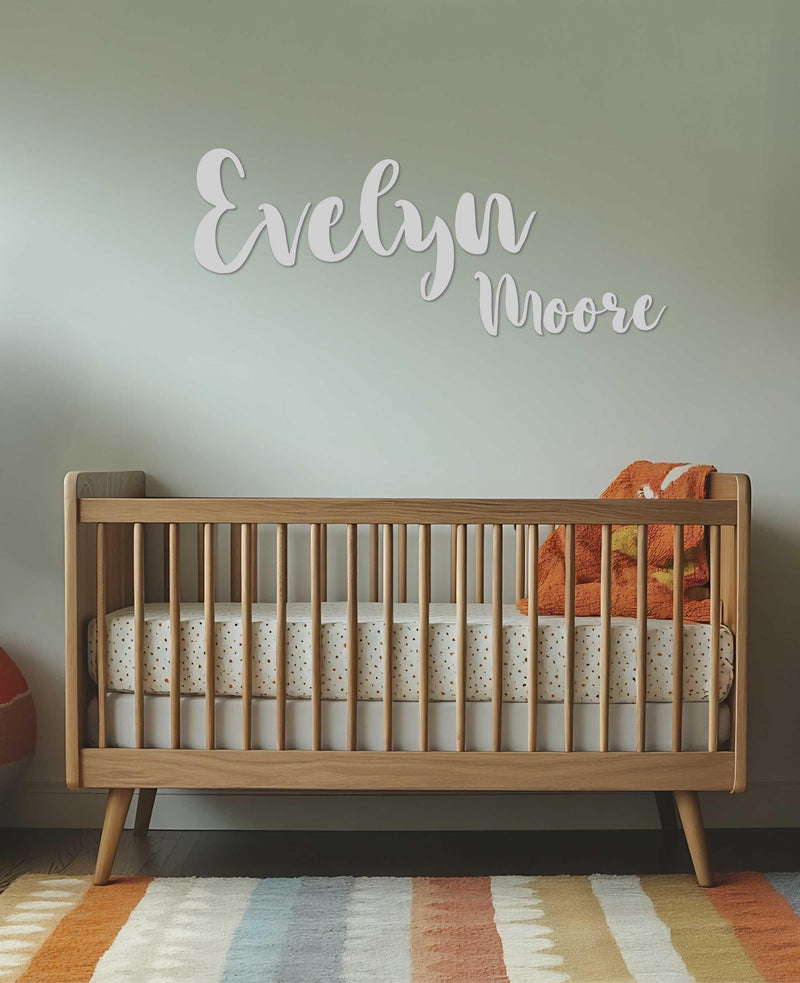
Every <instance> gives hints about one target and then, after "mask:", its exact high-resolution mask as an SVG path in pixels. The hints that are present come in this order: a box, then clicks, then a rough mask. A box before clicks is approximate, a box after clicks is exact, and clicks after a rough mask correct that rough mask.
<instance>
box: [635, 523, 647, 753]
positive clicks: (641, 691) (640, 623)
mask: <svg viewBox="0 0 800 983" xmlns="http://www.w3.org/2000/svg"><path fill="white" fill-rule="evenodd" d="M646 749H647V526H638V527H637V536H636V750H637V751H645V750H646Z"/></svg>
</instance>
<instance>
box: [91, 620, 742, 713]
mask: <svg viewBox="0 0 800 983" xmlns="http://www.w3.org/2000/svg"><path fill="white" fill-rule="evenodd" d="M276 613H277V609H276V605H274V604H255V605H253V694H254V695H255V696H262V697H275V695H276V675H275V665H276ZM358 617H359V624H358V646H359V670H360V671H359V679H358V699H359V700H362V701H371V700H372V701H374V700H381V699H382V698H383V663H384V658H383V635H384V623H383V606H382V605H381V604H379V603H369V602H360V603H359V606H358ZM286 631H287V667H286V691H287V696H288V697H289V698H290V699H296V700H309V699H310V698H311V662H312V659H311V609H310V605H309V604H308V603H291V604H289V605H288V606H287V628H286ZM214 632H215V640H216V679H215V692H216V695H218V696H237V695H241V691H242V670H241V665H242V622H241V605H239V604H234V603H218V604H217V605H216V607H215V625H214ZM419 633H420V626H419V607H418V605H416V604H396V605H395V606H394V625H393V631H392V660H393V661H392V698H393V700H395V701H398V702H401V703H402V702H416V701H417V699H418V693H419V687H418V682H419V680H418V674H419V651H418V647H419ZM321 636H322V645H321V652H322V660H321V661H322V698H323V699H324V700H332V701H337V700H338V701H343V700H346V699H347V657H348V652H347V605H346V604H345V603H342V602H326V603H324V604H322V631H321ZM683 637H684V672H683V699H684V700H685V701H687V702H690V703H695V702H704V701H706V702H707V701H708V680H709V666H710V658H711V631H710V627H709V625H704V624H691V623H689V624H685V625H684V629H683ZM106 639H107V652H108V668H107V680H108V689H109V690H110V691H111V692H118V693H131V692H133V689H134V664H135V650H134V615H133V608H124V609H121V610H119V611H115V612H113V613H111V614H109V615H108V616H107V618H106ZM672 639H673V623H672V622H671V621H657V620H651V621H648V625H647V696H646V699H647V701H648V702H652V703H660V702H670V701H671V699H672ZM636 643H637V628H636V622H635V620H634V619H629V618H614V619H612V622H611V673H610V701H611V703H620V704H625V703H634V702H635V700H636V658H637V653H636V648H637V644H636ZM565 648H566V642H565V627H564V621H563V618H560V617H541V618H540V619H539V638H538V656H539V688H538V699H539V702H542V703H563V701H564V654H565ZM88 650H89V670H90V673H91V675H92V678H93V679H96V678H97V625H96V621H92V622H91V624H90V626H89V632H88ZM600 650H601V631H600V619H599V618H576V621H575V676H574V679H575V686H574V694H573V698H574V702H575V703H576V704H583V703H598V702H599V698H600ZM180 657H181V658H180V662H181V681H180V690H181V693H182V694H184V695H187V696H188V695H202V694H204V693H205V620H204V614H203V605H202V604H196V603H195V604H191V603H186V604H182V605H181V625H180ZM527 664H528V619H527V617H526V616H525V615H522V614H520V613H519V612H518V611H517V609H516V607H515V606H514V605H511V604H507V605H504V606H503V701H504V702H506V703H525V702H527V699H528V669H527ZM428 677H429V682H428V685H429V698H430V700H431V702H452V701H454V700H455V698H456V607H455V605H454V604H431V605H430V634H429V668H428ZM719 679H720V686H719V698H720V700H723V699H724V698H725V697H726V696H727V694H728V692H729V690H730V688H731V683H732V680H733V636H732V634H731V632H730V630H729V629H728V628H727V627H725V626H722V629H721V633H720V674H719ZM144 688H145V692H146V693H148V694H150V695H159V694H168V693H169V692H170V627H169V607H168V605H166V604H147V605H145V627H144ZM491 698H492V606H491V604H469V605H467V699H468V701H470V702H473V703H481V702H486V701H490V700H491Z"/></svg>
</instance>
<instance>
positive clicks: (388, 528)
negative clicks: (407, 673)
mask: <svg viewBox="0 0 800 983" xmlns="http://www.w3.org/2000/svg"><path fill="white" fill-rule="evenodd" d="M393 565H394V555H393V527H392V524H391V523H390V522H386V523H384V526H383V749H384V751H391V750H392V695H393V694H392V688H393V687H392V635H393V634H394V588H393V585H392V574H393V569H392V568H393Z"/></svg>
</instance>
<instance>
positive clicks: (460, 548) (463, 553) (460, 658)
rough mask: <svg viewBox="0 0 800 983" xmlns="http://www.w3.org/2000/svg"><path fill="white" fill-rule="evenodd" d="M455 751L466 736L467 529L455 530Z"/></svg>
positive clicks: (461, 527) (463, 745) (460, 747)
mask: <svg viewBox="0 0 800 983" xmlns="http://www.w3.org/2000/svg"><path fill="white" fill-rule="evenodd" d="M455 566H456V750H457V751H463V750H465V748H466V746H467V745H466V740H467V737H466V734H467V527H466V526H464V525H460V526H458V527H457V529H456V563H455Z"/></svg>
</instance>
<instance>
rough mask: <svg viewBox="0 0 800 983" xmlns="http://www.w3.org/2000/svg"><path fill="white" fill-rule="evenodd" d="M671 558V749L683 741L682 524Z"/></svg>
mask: <svg viewBox="0 0 800 983" xmlns="http://www.w3.org/2000/svg"><path fill="white" fill-rule="evenodd" d="M672 556H673V559H672V750H673V751H680V749H681V744H682V741H683V736H682V735H683V526H675V531H674V543H673V554H672Z"/></svg>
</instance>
